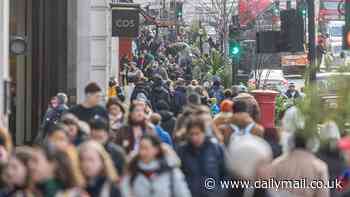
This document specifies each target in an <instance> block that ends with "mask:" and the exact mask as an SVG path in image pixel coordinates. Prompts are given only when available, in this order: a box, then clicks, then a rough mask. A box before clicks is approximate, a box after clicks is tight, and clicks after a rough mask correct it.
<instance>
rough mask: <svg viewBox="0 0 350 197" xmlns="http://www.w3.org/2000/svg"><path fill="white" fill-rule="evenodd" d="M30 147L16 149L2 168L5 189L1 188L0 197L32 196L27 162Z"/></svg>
mask: <svg viewBox="0 0 350 197" xmlns="http://www.w3.org/2000/svg"><path fill="white" fill-rule="evenodd" d="M30 157H31V152H30V147H22V148H16V150H15V151H14V153H13V154H12V155H11V156H10V157H9V160H8V163H7V164H6V165H5V166H4V169H3V170H2V171H1V172H3V177H2V179H3V180H4V181H5V185H6V186H5V188H1V191H0V196H28V197H30V196H33V193H32V192H31V190H30V183H31V182H30V175H29V160H30Z"/></svg>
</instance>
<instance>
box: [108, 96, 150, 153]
mask: <svg viewBox="0 0 350 197" xmlns="http://www.w3.org/2000/svg"><path fill="white" fill-rule="evenodd" d="M145 134H150V135H157V134H156V132H155V130H154V127H153V126H152V125H151V124H150V123H149V121H148V120H147V118H146V104H145V103H143V102H134V103H132V104H131V105H130V108H129V117H128V121H127V123H126V124H125V125H124V126H123V127H122V128H121V129H120V131H119V132H117V133H116V138H115V143H116V144H118V145H119V146H121V147H123V148H124V150H125V151H126V153H127V154H129V153H130V152H132V151H134V152H137V151H138V149H139V146H140V139H141V137H142V136H143V135H145Z"/></svg>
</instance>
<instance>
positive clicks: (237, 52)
mask: <svg viewBox="0 0 350 197" xmlns="http://www.w3.org/2000/svg"><path fill="white" fill-rule="evenodd" d="M237 54H239V47H237V46H236V47H233V49H232V55H237Z"/></svg>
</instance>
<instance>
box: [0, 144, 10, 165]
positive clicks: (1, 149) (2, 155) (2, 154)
mask: <svg viewBox="0 0 350 197" xmlns="http://www.w3.org/2000/svg"><path fill="white" fill-rule="evenodd" d="M8 156H9V154H8V152H7V150H6V148H5V146H3V145H0V164H5V163H7V162H8Z"/></svg>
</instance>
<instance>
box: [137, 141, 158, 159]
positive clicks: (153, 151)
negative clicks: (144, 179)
mask: <svg viewBox="0 0 350 197" xmlns="http://www.w3.org/2000/svg"><path fill="white" fill-rule="evenodd" d="M158 153H159V150H158V148H156V147H154V146H153V145H152V143H151V142H150V141H149V140H148V139H143V140H141V143H140V150H139V155H140V159H141V160H142V161H143V162H145V163H149V162H151V161H153V160H154V159H155V158H156V156H157V154H158Z"/></svg>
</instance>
